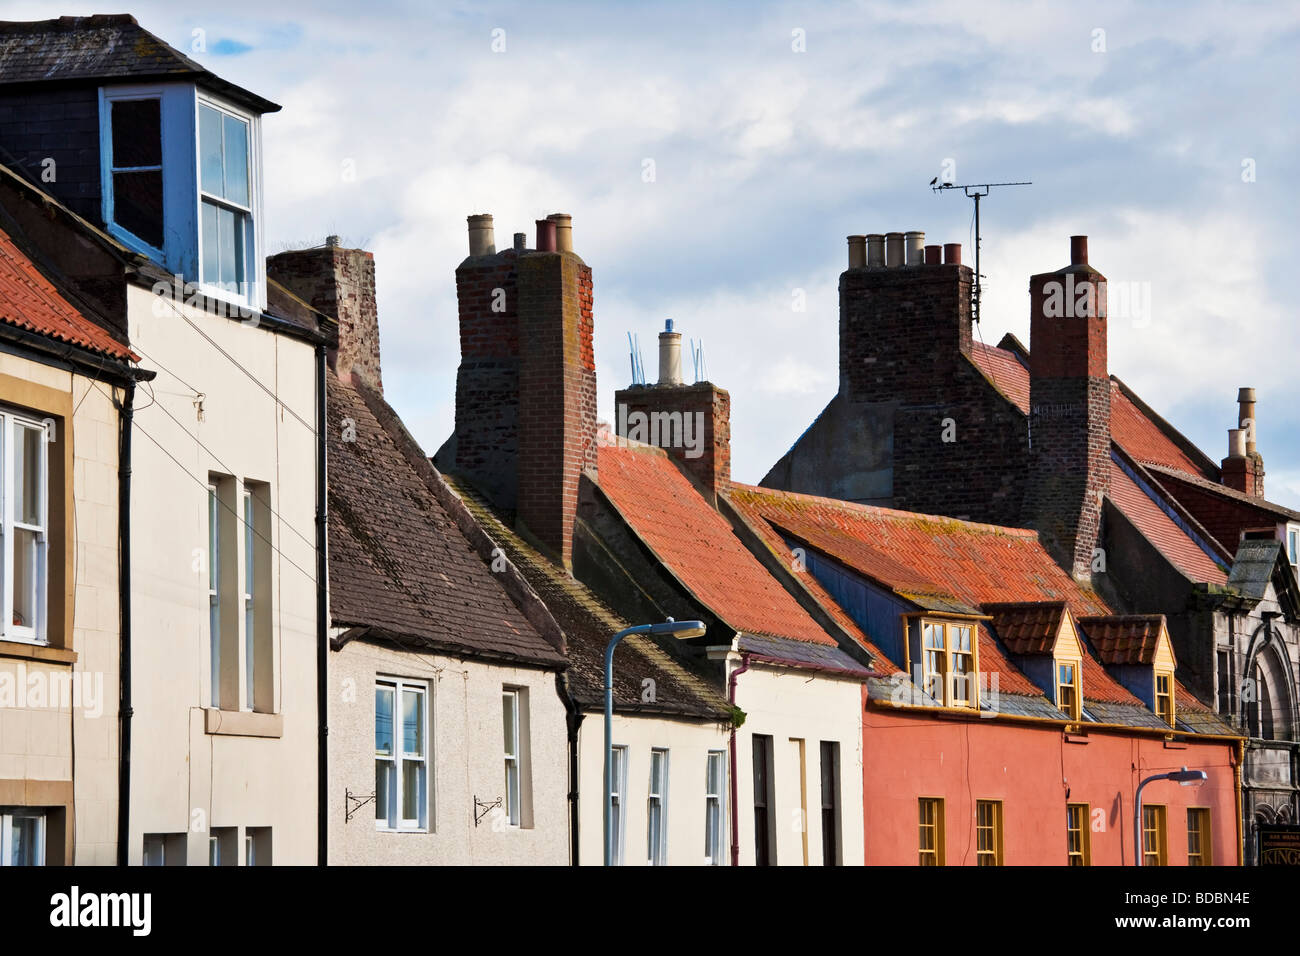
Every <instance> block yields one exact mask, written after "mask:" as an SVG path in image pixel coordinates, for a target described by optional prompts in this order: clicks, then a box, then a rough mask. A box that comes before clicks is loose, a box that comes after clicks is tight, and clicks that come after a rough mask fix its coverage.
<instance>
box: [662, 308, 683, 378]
mask: <svg viewBox="0 0 1300 956" xmlns="http://www.w3.org/2000/svg"><path fill="white" fill-rule="evenodd" d="M659 384H660V385H680V384H682V333H680V332H674V331H673V320H672V319H668V320H667V321H666V322H665V323H664V330H663V331H662V332H660V333H659Z"/></svg>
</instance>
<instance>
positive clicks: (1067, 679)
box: [1056, 661, 1080, 720]
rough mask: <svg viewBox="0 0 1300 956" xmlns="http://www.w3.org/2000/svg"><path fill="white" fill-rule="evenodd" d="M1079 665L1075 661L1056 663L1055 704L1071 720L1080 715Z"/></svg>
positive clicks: (1076, 718)
mask: <svg viewBox="0 0 1300 956" xmlns="http://www.w3.org/2000/svg"><path fill="white" fill-rule="evenodd" d="M1079 698H1080V695H1079V665H1078V663H1077V662H1075V661H1058V662H1057V664H1056V706H1057V707H1059V708H1060V710H1061V713H1063V714H1066V715H1067V716H1068V717H1069V718H1070V719H1071V720H1078V719H1079V716H1080V713H1079V712H1080V700H1079Z"/></svg>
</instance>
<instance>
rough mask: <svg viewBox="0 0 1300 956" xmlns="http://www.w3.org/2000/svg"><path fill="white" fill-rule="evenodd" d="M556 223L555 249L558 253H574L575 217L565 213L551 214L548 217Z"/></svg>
mask: <svg viewBox="0 0 1300 956" xmlns="http://www.w3.org/2000/svg"><path fill="white" fill-rule="evenodd" d="M546 218H547V219H549V220H551V221H552V222H553V223H555V248H556V251H558V252H572V251H573V217H572V216H570V215H569V214H568V213H565V212H556V213H551V215H549V216H547V217H546Z"/></svg>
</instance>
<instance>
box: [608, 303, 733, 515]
mask: <svg viewBox="0 0 1300 956" xmlns="http://www.w3.org/2000/svg"><path fill="white" fill-rule="evenodd" d="M681 341H682V336H681V333H680V332H676V331H674V330H673V320H672V319H669V320H668V321H667V322H666V323H665V327H664V331H662V332H660V333H659V381H658V383H657V384H655V385H633V386H631V387H630V388H624V389H620V390H619V391H617V392H615V393H614V414H615V421H614V430H615V432H616V434H617V435H618V436H619V437H620V438H626V439H629V440H631V441H637V442H642V443H644V444H647V445H656V446H658V447H659V448H662V449H664V450H665V451H666V452H668V457H670V458H672V459H673V461H675V462H676V463H677V465H678V467H680V468H681V469H682V470H683V471H685V472H686V473H687V474H688V475H690V476H691V477H693V478H694V479H695V480H696V481H697V482H698V483H699V484H700V485H701V486H702V488H703V489H704V492H705V494H706V495H710V496H712V497H713V498H714V500H716V497H717V495H718V493H719V492H721V491H725V490H726V489H727V487H728V486H730V484H731V395H730V394H728V392H727V391H726V389H722V388H718V386H716V385H714V384H713V383H712V382H696V383H695V384H694V385H686V384H684V383H683V382H682V373H681V347H682V346H681Z"/></svg>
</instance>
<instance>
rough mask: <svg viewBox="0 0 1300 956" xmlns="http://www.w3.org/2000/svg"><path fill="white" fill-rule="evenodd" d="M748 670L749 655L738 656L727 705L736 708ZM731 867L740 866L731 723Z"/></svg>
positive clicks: (728, 679) (737, 792)
mask: <svg viewBox="0 0 1300 956" xmlns="http://www.w3.org/2000/svg"><path fill="white" fill-rule="evenodd" d="M747 670H749V655H748V654H741V655H740V666H739V667H737V668H736V669H735V670H734V671H732V672H731V676H730V677H728V678H727V703H729V704H730V705H731V706H732V707H735V706H736V679H737V678H738V677H740V675H741V674H743V673H745V671H747ZM729 747H730V750H731V865H732V866H740V818H739V817H738V816H737V813H738V810H739V808H738V806H737V804H738V803H739V800H740V796H739V789H738V788H737V786H736V722H735V720H734V719H733V720H732V722H731V741H730V743H729Z"/></svg>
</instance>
